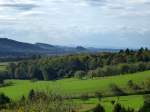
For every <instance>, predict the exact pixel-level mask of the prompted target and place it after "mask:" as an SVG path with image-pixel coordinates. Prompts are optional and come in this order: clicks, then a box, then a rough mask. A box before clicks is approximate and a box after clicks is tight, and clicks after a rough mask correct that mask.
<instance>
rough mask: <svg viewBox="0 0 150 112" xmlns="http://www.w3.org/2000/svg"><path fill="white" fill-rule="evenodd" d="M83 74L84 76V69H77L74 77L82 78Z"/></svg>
mask: <svg viewBox="0 0 150 112" xmlns="http://www.w3.org/2000/svg"><path fill="white" fill-rule="evenodd" d="M84 76H85V72H84V71H77V72H75V74H74V77H75V78H78V79H82V78H83V77H84Z"/></svg>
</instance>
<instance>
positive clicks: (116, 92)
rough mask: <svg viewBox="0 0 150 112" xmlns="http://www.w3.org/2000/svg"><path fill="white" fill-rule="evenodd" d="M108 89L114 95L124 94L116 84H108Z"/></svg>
mask: <svg viewBox="0 0 150 112" xmlns="http://www.w3.org/2000/svg"><path fill="white" fill-rule="evenodd" d="M110 89H111V91H112V92H113V94H114V95H116V96H121V95H124V94H125V93H124V91H122V90H121V89H120V88H119V87H118V86H117V85H116V84H110Z"/></svg>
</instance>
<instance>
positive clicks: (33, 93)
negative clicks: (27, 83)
mask: <svg viewBox="0 0 150 112" xmlns="http://www.w3.org/2000/svg"><path fill="white" fill-rule="evenodd" d="M34 97H35V92H34V90H33V89H32V90H30V92H29V95H28V99H30V100H33V99H34Z"/></svg>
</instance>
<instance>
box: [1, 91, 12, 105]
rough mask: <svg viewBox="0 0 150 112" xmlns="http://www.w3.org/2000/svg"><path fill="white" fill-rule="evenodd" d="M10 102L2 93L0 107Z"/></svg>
mask: <svg viewBox="0 0 150 112" xmlns="http://www.w3.org/2000/svg"><path fill="white" fill-rule="evenodd" d="M9 102H10V99H9V98H8V97H7V96H5V95H4V94H3V93H1V94H0V105H5V104H7V103H9Z"/></svg>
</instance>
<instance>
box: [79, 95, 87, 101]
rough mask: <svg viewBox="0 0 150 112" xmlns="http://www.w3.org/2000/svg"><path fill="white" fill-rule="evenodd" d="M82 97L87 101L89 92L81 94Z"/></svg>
mask: <svg viewBox="0 0 150 112" xmlns="http://www.w3.org/2000/svg"><path fill="white" fill-rule="evenodd" d="M80 99H81V100H83V101H86V100H88V99H89V95H88V94H87V93H84V94H82V95H81V96H80Z"/></svg>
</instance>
